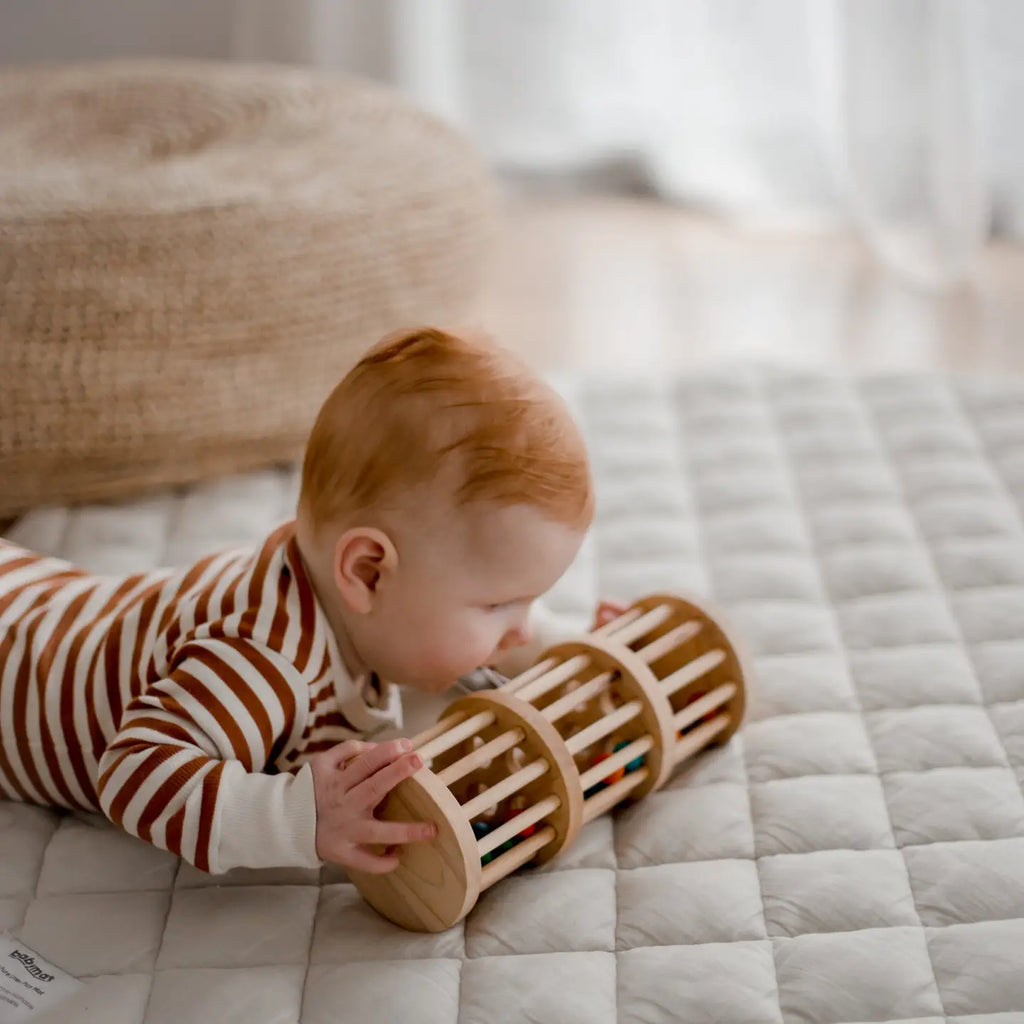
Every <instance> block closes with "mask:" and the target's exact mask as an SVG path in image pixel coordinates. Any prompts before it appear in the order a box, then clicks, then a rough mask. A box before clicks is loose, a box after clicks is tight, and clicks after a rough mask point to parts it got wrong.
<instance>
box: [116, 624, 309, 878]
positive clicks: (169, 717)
mask: <svg viewBox="0 0 1024 1024" xmlns="http://www.w3.org/2000/svg"><path fill="white" fill-rule="evenodd" d="M308 692H309V690H308V682H307V681H306V680H305V679H304V678H303V676H302V674H301V673H300V672H299V671H298V670H297V669H296V668H295V667H294V666H293V665H292V664H291V663H289V662H288V661H287V659H286V658H284V657H283V656H282V655H281V654H279V653H278V652H276V651H274V650H272V649H270V648H269V647H265V646H263V645H261V644H257V643H255V642H253V641H251V640H246V639H238V638H224V639H203V640H193V641H190V642H188V643H186V644H183V645H182V647H181V648H180V650H179V651H178V652H177V653H176V657H175V660H174V662H173V664H172V665H171V667H170V671H169V673H168V675H167V677H166V678H165V679H161V680H160V681H158V682H156V683H154V684H151V685H150V686H149V687H147V689H146V691H145V692H144V693H143V694H141V695H140V696H138V697H136V698H135V699H134V700H132V701H131V702H130V703H129V704H128V706H127V707H126V709H125V713H124V716H123V718H122V720H121V723H120V728H119V729H118V732H117V735H116V736H115V737H114V739H113V740H112V742H111V743H110V744H109V745H108V746H107V749H106V751H105V752H104V754H103V756H102V758H101V760H100V765H99V786H98V791H99V799H100V806H101V807H102V809H103V812H104V814H106V815H107V817H108V818H110V820H111V821H113V822H114V823H115V824H116V825H119V826H121V827H122V828H124V829H125V830H126V831H128V832H130V833H131V834H132V835H136V836H138V837H139V838H140V839H143V840H145V841H146V842H149V843H152V844H153V845H154V846H158V847H161V848H162V849H165V850H170V851H171V852H172V853H176V854H178V855H180V856H181V857H183V858H184V859H185V860H187V861H189V862H190V863H191V864H194V865H195V866H196V867H197V868H199V869H201V870H203V871H209V872H213V873H220V872H223V871H227V870H230V869H231V868H235V867H318V866H319V865H320V863H321V862H320V859H319V858H318V857H317V855H316V803H315V800H314V796H313V777H312V773H311V770H310V768H309V765H306V766H304V767H303V768H301V769H300V770H299V771H298V772H297V773H296V774H294V775H292V774H288V773H282V774H278V775H268V774H263V769H265V768H266V767H267V766H268V765H271V764H273V763H274V762H275V761H276V760H277V758H278V757H279V756H280V754H281V753H282V751H283V750H285V749H288V748H289V747H290V746H291V745H292V744H293V743H294V742H295V741H296V740H297V738H298V737H299V736H300V735H301V733H302V730H303V729H304V727H305V723H306V720H307V717H308V704H309V698H308Z"/></svg>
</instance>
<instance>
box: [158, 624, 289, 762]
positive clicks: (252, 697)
mask: <svg viewBox="0 0 1024 1024" xmlns="http://www.w3.org/2000/svg"><path fill="white" fill-rule="evenodd" d="M220 642H221V643H224V644H226V645H227V646H229V647H230V648H231V649H232V650H234V651H235V652H236V653H237V654H239V655H240V656H241V657H242V658H243V659H244V660H245V662H246V663H247V664H248V665H250V666H252V668H253V670H254V671H255V672H258V673H259V675H260V677H261V678H262V679H263V680H264V681H265V682H266V683H267V684H268V685H269V686H270V687H271V689H272V690H273V691H274V696H275V697H276V698H277V701H278V704H280V706H281V710H282V712H283V713H284V729H283V730H282V731H283V734H284V735H286V736H287V735H288V734H289V733H290V732H291V723H293V722H294V721H295V695H294V694H293V693H292V691H291V688H290V687H289V686H288V684H287V682H286V681H285V680H284V678H283V676H282V675H281V673H280V672H279V671H278V670H277V669H276V668H275V667H274V665H273V664H272V663H271V662H270V660H269V659H268V658H267V657H266V656H265V655H264V654H263V653H262V651H260V650H259V648H257V647H254V646H253V645H251V644H249V643H247V642H246V641H244V640H235V639H225V640H222V641H220ZM181 655H182V657H183V658H188V657H191V658H194V659H196V660H197V661H199V663H200V664H202V665H204V666H206V667H207V668H208V669H210V670H211V671H212V672H214V673H215V674H216V675H217V677H218V678H219V679H220V680H221V681H222V682H223V683H225V684H226V685H227V687H228V689H229V690H231V692H232V693H233V694H234V695H235V696H236V697H237V698H238V700H239V701H240V702H241V704H242V706H243V707H244V708H245V710H246V713H247V714H248V715H249V717H250V718H251V719H252V720H253V722H254V723H255V725H256V728H257V729H258V730H259V734H260V739H261V740H262V741H263V757H264V761H263V764H259V765H257V764H253V763H252V761H251V755H250V754H249V749H248V744H247V743H245V738H244V736H243V735H242V733H241V731H240V730H239V733H238V735H239V736H241V738H242V742H243V744H244V746H243V749H242V751H241V752H240V751H239V750H238V748H237V747H235V756H236V757H237V758H238V760H239V761H241V762H242V763H243V764H244V765H245V766H246V770H247V771H259V769H260V768H262V767H263V765H265V764H266V763H267V760H266V759H267V758H268V755H269V753H270V750H271V747H272V745H273V744H274V742H275V740H277V741H280V737H279V736H275V734H274V727H273V724H272V722H271V720H270V715H269V714H268V713H267V709H266V708H265V707H264V706H263V704H262V702H261V701H260V699H259V698H258V697H257V696H256V694H255V693H254V692H253V690H252V687H251V685H250V684H249V683H248V682H247V681H246V679H245V678H244V677H243V676H242V675H240V674H239V673H238V672H237V671H236V670H235V669H234V668H233V667H232V666H231V665H229V664H228V662H227V661H225V660H224V659H223V658H221V657H220V656H219V655H218V654H217V652H216V650H215V649H211V648H208V647H203V646H202V645H201V644H198V643H197V644H186V645H185V646H184V647H182V649H181ZM174 678H175V680H176V681H177V673H176V672H175V673H174ZM202 703H203V706H204V707H206V708H207V709H208V710H210V711H211V712H213V709H212V708H210V707H209V706H208V705H207V703H206V702H202ZM225 714H226V710H225ZM217 722H218V724H220V723H221V719H220V718H219V717H218V718H217ZM232 725H234V722H232ZM232 746H234V741H232Z"/></svg>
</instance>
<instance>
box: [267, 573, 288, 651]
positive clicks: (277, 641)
mask: <svg viewBox="0 0 1024 1024" xmlns="http://www.w3.org/2000/svg"><path fill="white" fill-rule="evenodd" d="M291 586H292V574H291V573H290V572H283V573H281V574H280V575H279V576H278V578H277V600H276V602H275V604H274V618H273V619H272V620H271V622H270V635H269V636H268V637H267V643H268V644H269V645H270V646H271V647H272V648H273V649H274V650H275V651H280V650H283V648H284V638H285V634H286V633H287V632H288V623H289V621H290V616H289V614H288V592H289V591H290V590H291Z"/></svg>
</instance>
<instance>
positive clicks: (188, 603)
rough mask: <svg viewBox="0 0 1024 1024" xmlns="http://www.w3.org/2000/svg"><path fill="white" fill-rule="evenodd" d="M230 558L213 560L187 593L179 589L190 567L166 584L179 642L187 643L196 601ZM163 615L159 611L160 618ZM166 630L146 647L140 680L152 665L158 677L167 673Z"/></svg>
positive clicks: (140, 666)
mask: <svg viewBox="0 0 1024 1024" xmlns="http://www.w3.org/2000/svg"><path fill="white" fill-rule="evenodd" d="M229 560H230V559H229V557H227V556H224V555H222V556H220V557H219V558H215V559H214V560H213V561H212V562H211V563H210V565H208V566H207V567H206V570H205V572H203V573H201V574H200V576H199V579H197V580H196V581H195V582H194V583H193V584H192V585H191V586H190V587H189V588H188V590H187V591H182V585H183V583H184V581H185V577H186V576H188V574H189V572H191V570H192V568H193V566H189V568H188V569H185V570H183V571H182V572H179V573H177V574H175V576H174V577H173V579H171V580H169V581H168V583H167V591H166V594H167V596H168V597H169V598H173V601H174V604H175V609H174V615H173V617H172V619H171V623H172V624H173V623H175V622H176V623H178V627H179V628H178V635H179V639H187V638H188V635H189V634H190V633H191V631H192V630H193V629H194V628H195V624H196V605H197V604H198V603H199V599H200V597H201V596H202V593H203V591H204V590H205V589H206V588H207V587H208V586H209V585H210V582H211V581H212V580H213V579H214V578H215V577H216V574H217V572H218V570H219V569H220V568H221V567H223V566H224V565H225V564H226V563H227V562H228V561H229ZM162 614H163V610H162V609H161V611H160V615H162ZM159 622H160V618H159V615H158V616H155V617H154V620H153V623H154V629H155V628H156V625H157V624H159ZM168 632H169V627H168V629H165V630H161V631H160V632H159V634H157V635H154V637H153V642H152V644H151V645H150V644H148V643H147V644H146V645H144V646H145V656H144V658H143V661H142V663H141V664H140V665H138V666H137V669H138V672H139V674H140V676H142V677H143V678H145V677H146V675H147V674H148V673H149V672H150V665H151V664H152V671H153V672H154V673H155V674H156V675H157V676H160V677H162V676H165V675H167V673H168V671H169V662H168V659H169V657H170V653H171V652H170V651H169V650H168V646H167V635H168Z"/></svg>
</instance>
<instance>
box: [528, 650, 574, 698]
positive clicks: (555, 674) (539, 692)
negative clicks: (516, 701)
mask: <svg viewBox="0 0 1024 1024" xmlns="http://www.w3.org/2000/svg"><path fill="white" fill-rule="evenodd" d="M589 664H590V658H589V657H588V656H587V655H586V654H577V655H576V656H575V657H574V658H570V659H569V660H568V661H566V662H563V664H561V665H559V666H558V668H555V669H552V670H551V671H550V672H546V673H544V675H542V676H538V677H537V678H536V679H534V680H533V681H532V682H530V683H527V684H526V686H524V687H522V688H521V689H519V690H517V691H516V696H517V697H519V698H520V699H521V700H536V699H537V698H538V697H542V696H544V694H545V693H548V692H549V691H550V690H553V689H554V688H555V687H556V686H558V685H559V684H561V683H564V682H565V681H566V680H567V679H571V678H572V677H573V676H574V675H576V673H577V672H579V671H581V670H582V669H585V668H586V667H587V665H589Z"/></svg>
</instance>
